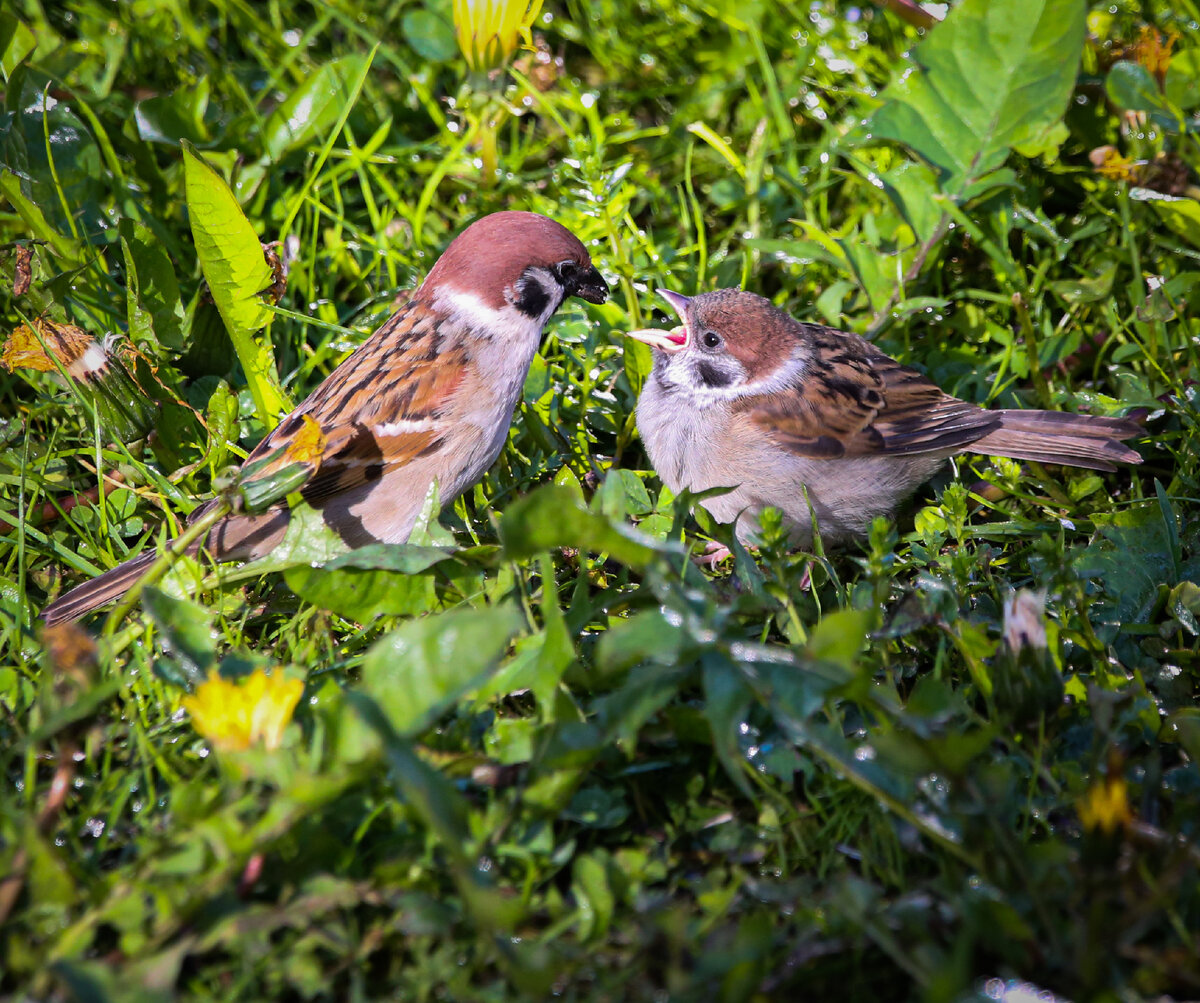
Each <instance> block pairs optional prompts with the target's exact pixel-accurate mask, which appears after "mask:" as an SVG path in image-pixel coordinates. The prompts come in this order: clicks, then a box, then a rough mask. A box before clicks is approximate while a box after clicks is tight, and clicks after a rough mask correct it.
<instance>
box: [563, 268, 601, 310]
mask: <svg viewBox="0 0 1200 1003" xmlns="http://www.w3.org/2000/svg"><path fill="white" fill-rule="evenodd" d="M567 295H568V296H578V297H579V298H580V299H585V300H587V301H588V302H589V303H603V302H604V301H605V300H606V299H608V283H607V282H605V281H604V279H603V278H602V277H601V276H600V273H599V272H598V271H596V268H595V266H594V265H593V266H592V267H591V268H589V269H588V270H587V271H585V272H577V273H576V274H575V275H574V276H573V277H572V279H571V281H570V283H569V284H568V285H567Z"/></svg>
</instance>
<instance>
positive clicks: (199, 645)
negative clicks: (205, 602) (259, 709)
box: [141, 586, 217, 686]
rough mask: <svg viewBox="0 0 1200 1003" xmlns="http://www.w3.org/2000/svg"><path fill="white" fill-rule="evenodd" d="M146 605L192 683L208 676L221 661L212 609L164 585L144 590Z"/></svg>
mask: <svg viewBox="0 0 1200 1003" xmlns="http://www.w3.org/2000/svg"><path fill="white" fill-rule="evenodd" d="M141 599H142V605H143V606H144V607H145V609H146V612H147V613H149V614H150V618H151V619H152V620H153V621H154V622H155V623H156V624H158V628H159V630H160V631H161V633H162V638H161V644H162V647H163V650H164V652H165V653H166V655H167V656H168V657H171V658H173V660H174V661H175V662H176V663H177V664H178V667H179V668H180V669H181V670H182V674H183V676H184V678H185V679H187V681H188V683H189V684H191V685H192V686H196V685H198V684H200V683H202V682H204V680H205V679H206V678H208V673H209V670H210V669H212V667H213V666H214V665H215V664H216V661H217V646H216V634H215V633H214V631H213V626H212V617H211V616H210V614H209V612H208V610H206V609H204V608H203V607H201V606H198V605H197V604H196V603H194V602H192V601H190V600H188V599H175V598H172V597H171V596H169V595H167V594H166V593H165V592H163V591H162V590H160V589H156V588H154V587H153V586H147V587H146V588H145V589H143V590H142V596H141Z"/></svg>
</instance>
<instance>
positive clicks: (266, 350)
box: [183, 143, 290, 428]
mask: <svg viewBox="0 0 1200 1003" xmlns="http://www.w3.org/2000/svg"><path fill="white" fill-rule="evenodd" d="M183 165H184V179H185V186H186V190H187V205H188V217H189V219H190V220H191V226H192V237H193V238H194V240H195V242H196V254H197V256H198V257H199V258H200V269H201V271H202V272H203V273H204V278H205V279H206V280H207V282H208V287H209V290H210V291H211V292H212V298H213V302H214V303H215V304H216V305H217V310H219V311H220V313H221V319H222V320H223V321H224V322H225V328H226V330H227V331H228V332H229V337H230V340H231V341H232V342H233V347H234V351H236V352H237V356H238V360H239V361H240V362H241V364H242V369H243V370H245V373H246V380H247V382H248V384H249V387H250V394H251V396H252V397H253V399H254V406H255V408H256V410H257V411H258V416H259V419H260V420H261V421H262V423H263V424H264V425H265V426H266V427H267V428H274V427H275V424H276V422H277V421H278V419H279V416H280V415H281V414H282V413H283V412H285V411H287V410H289V409H290V405H289V403H288V401H287V397H286V395H285V394H284V392H283V389H282V388H281V387H280V385H279V377H278V375H277V374H276V371H275V356H274V352H273V351H272V350H271V343H270V341H268V340H267V339H266V338H262V339H260V340H257V341H256V340H255V338H254V332H255V331H258V330H261V329H262V328H263V327H265V326H266V324H267V322H268V321H269V320H270V318H271V313H270V311H269V310H267V308H266V307H265V306H264V305H263V303H262V300H261V299H260V294H261V293H262V292H263V291H264V290H265V289H267V287H268V286H270V284H271V281H272V276H271V269H270V267H269V266H268V265H267V262H266V259H265V258H264V257H263V252H262V245H261V244H260V243H259V240H258V235H257V234H256V233H255V232H254V227H252V226H251V225H250V221H249V220H248V219H246V217H245V215H244V214H243V213H242V207H241V206H239V205H238V203H237V199H235V198H234V197H233V193H232V192H231V191H230V190H229V186H228V185H227V184H225V182H224V180H222V178H221V176H220V175H219V174H217V172H216V171H214V170H213V169H212V168H211V167H210V166H209V165H208V164H206V163H205V162H204V161H203V160H202V159H201V158H200V156H199V154H197V153H196V151H195V150H194V149H193V148H192V147H191V146H190V145H189V144H187V143H184V144H183Z"/></svg>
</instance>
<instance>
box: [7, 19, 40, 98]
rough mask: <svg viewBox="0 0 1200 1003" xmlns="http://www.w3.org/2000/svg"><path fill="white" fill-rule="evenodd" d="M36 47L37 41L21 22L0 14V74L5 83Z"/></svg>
mask: <svg viewBox="0 0 1200 1003" xmlns="http://www.w3.org/2000/svg"><path fill="white" fill-rule="evenodd" d="M36 45H37V39H35V38H34V37H33V32H32V31H30V30H29V28H28V27H26V25H25V23H24V22H23V21H21V20H19V19H18V18H17V17H15V16H14V15H12V14H10V13H8V12H7V11H6V12H4V13H2V14H0V74H3V75H4V79H5V80H6V81H7V80H9V79H10V78H11V77H12V74H13V70H15V69H16V68H17V67H18V66H19V65H20V63H21V60H23V59H24V58H25V57H26V56H28V55H29V53H31V52H32V51H33V50H34V47H35V46H36Z"/></svg>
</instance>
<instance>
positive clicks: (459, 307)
mask: <svg viewBox="0 0 1200 1003" xmlns="http://www.w3.org/2000/svg"><path fill="white" fill-rule="evenodd" d="M560 302H561V294H560ZM433 304H434V308H435V309H437V310H439V311H441V312H443V313H445V314H446V315H447V316H448V317H449V318H450V319H451V320H452V321H456V322H458V323H460V324H462V325H463V327H465V328H467V329H468V330H469V331H471V332H473V333H474V334H478V335H482V336H483V337H485V338H488V339H491V340H493V341H501V342H509V343H515V346H519V347H520V348H527V347H528V348H529V349H530V353H531V354H532V350H533V349H536V348H537V343H538V342H539V341H540V340H541V337H542V329H543V328H544V327H545V326H546V321H547V320H549V319H550V315H551V314H552V313H554V311H555V310H556V309H557V308H558V303H557V302H555V301H554V300H553V299H551V301H550V305H548V306H547V308H546V310H545V312H544V313H543V314H542V316H541V317H528V316H526V315H525V314H523V313H521V311H520V310H518V309H517V308H516V307H514V306H510V305H507V304H506V305H505V306H502V307H501V308H500V309H499V310H497V309H496V308H495V307H490V306H488V305H487V304H486V303H484V302H483V300H481V299H480V298H479V297H478V296H477V295H475V293H471V292H465V291H464V290H461V289H450V288H442V289H439V290H438V291H437V293H436V294H435V296H434V301H433Z"/></svg>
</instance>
